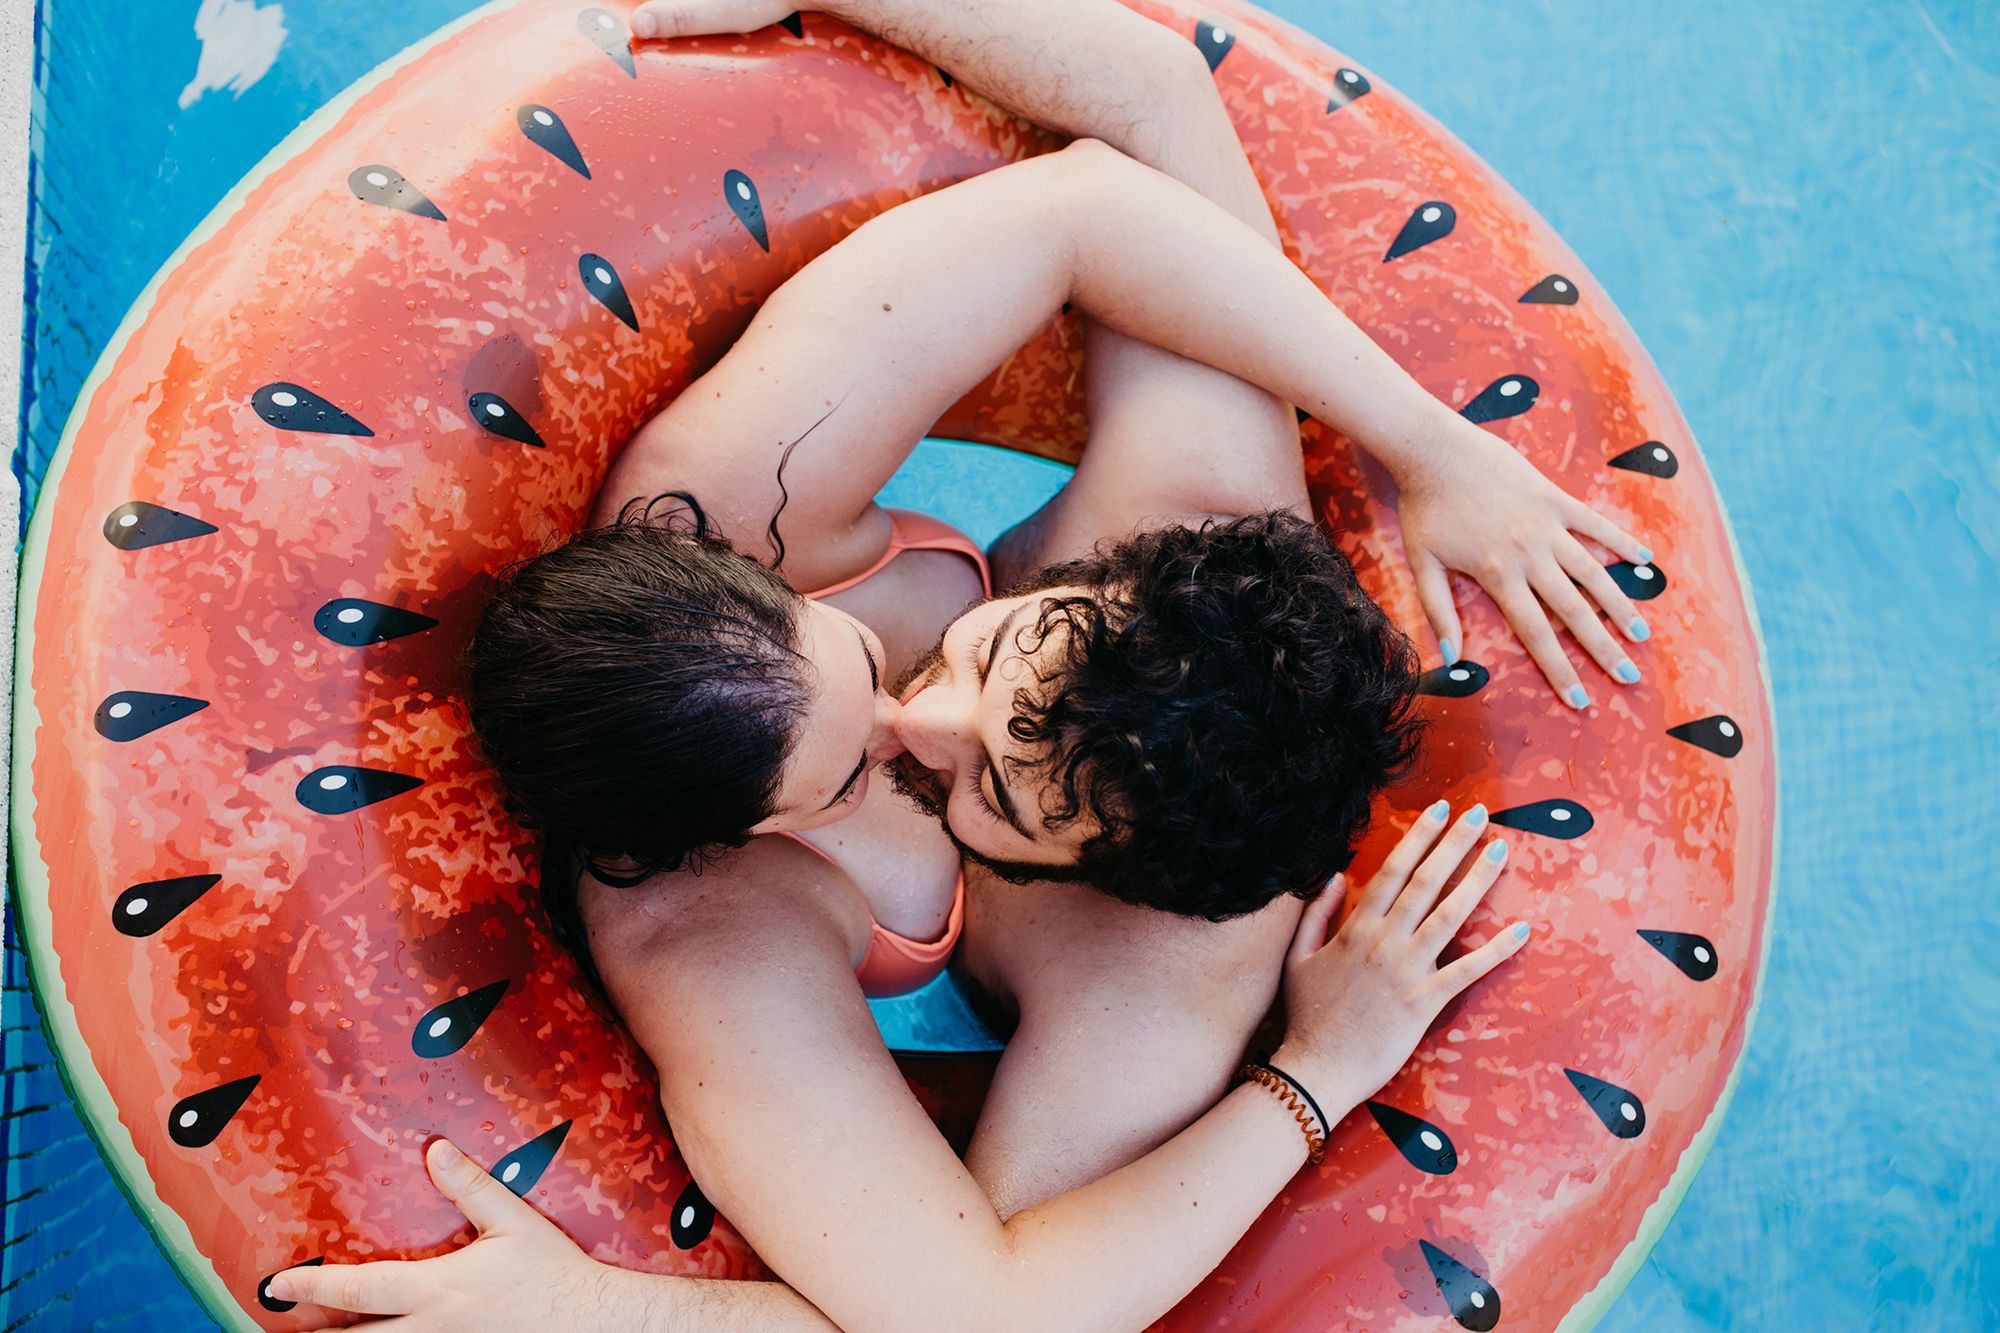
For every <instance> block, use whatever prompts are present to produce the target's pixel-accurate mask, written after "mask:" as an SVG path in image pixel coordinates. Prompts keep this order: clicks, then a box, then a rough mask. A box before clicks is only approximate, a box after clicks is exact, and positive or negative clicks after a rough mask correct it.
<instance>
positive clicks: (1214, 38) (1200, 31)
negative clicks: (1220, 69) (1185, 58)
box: [1194, 19, 1236, 74]
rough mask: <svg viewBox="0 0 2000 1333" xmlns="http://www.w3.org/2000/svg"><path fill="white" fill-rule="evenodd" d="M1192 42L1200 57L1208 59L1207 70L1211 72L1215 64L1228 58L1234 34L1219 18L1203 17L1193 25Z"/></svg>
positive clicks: (1233, 42)
mask: <svg viewBox="0 0 2000 1333" xmlns="http://www.w3.org/2000/svg"><path fill="white" fill-rule="evenodd" d="M1194 44H1195V48H1196V49H1197V50H1199V51H1200V52H1201V55H1202V59H1204V60H1206V61H1208V72H1209V73H1211V74H1213V73H1215V69H1216V66H1218V65H1220V64H1221V63H1222V62H1223V61H1224V60H1226V59H1228V57H1229V52H1230V50H1231V49H1232V48H1233V47H1234V46H1235V45H1236V34H1235V33H1233V32H1231V31H1230V30H1229V25H1228V24H1226V23H1224V22H1223V21H1222V20H1221V19H1203V20H1202V21H1201V22H1199V23H1197V24H1195V25H1194Z"/></svg>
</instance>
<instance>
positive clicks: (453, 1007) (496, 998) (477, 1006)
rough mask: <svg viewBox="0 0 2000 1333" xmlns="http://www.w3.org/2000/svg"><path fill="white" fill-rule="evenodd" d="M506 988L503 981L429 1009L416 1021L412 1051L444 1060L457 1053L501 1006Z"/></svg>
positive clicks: (411, 1041) (427, 1058)
mask: <svg viewBox="0 0 2000 1333" xmlns="http://www.w3.org/2000/svg"><path fill="white" fill-rule="evenodd" d="M507 985H508V982H507V980H506V979H504V978H503V979H502V980H499V981H496V982H494V983H493V984H492V985H490V986H481V987H480V988H479V989H478V990H476V991H468V992H467V993H465V994H464V995H461V996H459V997H458V998H457V999H454V1000H446V1001H445V1002H444V1003H443V1004H441V1005H438V1006H437V1007H436V1008H434V1009H432V1010H430V1011H429V1012H427V1013H426V1014H425V1015H424V1016H423V1017H422V1018H419V1019H418V1020H417V1030H416V1031H415V1032H414V1033H412V1034H411V1036H410V1049H411V1050H413V1051H415V1052H416V1053H417V1054H418V1055H421V1056H422V1057H424V1059H426V1060H438V1059H442V1058H443V1057H445V1056H447V1055H451V1054H453V1053H455V1052H457V1051H458V1050H459V1049H460V1048H461V1047H463V1046H464V1045H465V1043H467V1042H468V1041H471V1040H472V1034H473V1033H475V1032H477V1031H479V1025H480V1024H481V1023H484V1022H485V1021H486V1019H487V1016H488V1015H489V1014H491V1013H492V1012H493V1008H494V1006H495V1005H497V1004H499V1003H500V997H501V996H503V995H505V994H506V993H507Z"/></svg>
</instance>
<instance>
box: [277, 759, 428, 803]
mask: <svg viewBox="0 0 2000 1333" xmlns="http://www.w3.org/2000/svg"><path fill="white" fill-rule="evenodd" d="M423 785H424V780H423V779H422V778H417V777H411V776H410V775H409V774H407V773H391V772H387V771H385V770H382V769H374V768H356V767H354V766H352V765H348V764H336V765H332V766H329V767H326V768H317V769H314V770H313V771H312V772H310V773H308V774H306V775H305V776H304V777H302V778H300V779H299V784H298V786H297V787H296V788H295V789H294V790H293V795H294V796H295V797H296V798H297V800H298V803H299V804H300V805H303V806H304V807H305V808H306V809H308V810H311V811H312V812H313V813H315V814H321V815H345V814H351V813H353V812H354V811H356V810H359V809H361V808H362V807H363V806H367V805H374V804H375V803H376V802H377V801H386V800H388V799H390V798H391V797H393V796H400V795H402V794H403V793H404V792H407V791H414V790H415V789H416V788H418V787H421V786H423Z"/></svg>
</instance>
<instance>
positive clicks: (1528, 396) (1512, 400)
mask: <svg viewBox="0 0 2000 1333" xmlns="http://www.w3.org/2000/svg"><path fill="white" fill-rule="evenodd" d="M1541 392H1542V386H1541V385H1539V384H1537V383H1535V382H1534V381H1533V380H1531V379H1529V378H1528V377H1527V376H1526V375H1503V376H1501V377H1500V378H1499V379H1497V380H1494V381H1493V382H1492V383H1491V384H1489V385H1487V386H1486V387H1485V388H1483V389H1481V390H1480V391H1479V394H1478V396H1477V397H1475V398H1474V399H1473V400H1472V401H1471V402H1469V403H1467V404H1466V405H1465V406H1464V407H1461V408H1459V409H1458V414H1459V415H1460V416H1462V417H1464V418H1465V419H1466V420H1467V421H1470V422H1472V423H1473V424H1474V425H1479V424H1482V423H1484V422H1488V421H1505V420H1506V419H1507V418H1508V417H1518V416H1520V415H1521V414H1522V413H1523V412H1525V411H1527V410H1528V409H1529V408H1531V407H1533V406H1534V405H1535V399H1536V398H1538V397H1540V396H1541Z"/></svg>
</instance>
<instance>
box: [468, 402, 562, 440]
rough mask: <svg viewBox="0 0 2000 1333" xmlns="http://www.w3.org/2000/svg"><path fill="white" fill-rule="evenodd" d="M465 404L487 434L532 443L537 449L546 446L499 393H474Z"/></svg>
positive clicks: (531, 427) (524, 419) (533, 429)
mask: <svg viewBox="0 0 2000 1333" xmlns="http://www.w3.org/2000/svg"><path fill="white" fill-rule="evenodd" d="M465 405H466V407H467V408H468V409H470V410H471V412H472V419H473V420H474V421H476V422H478V423H479V428H480V429H481V430H483V431H485V432H487V433H488V434H489V435H498V436H499V437H500V438H501V439H503V440H512V441H514V442H515V443H516V444H526V445H532V446H534V447H535V448H537V449H542V448H546V447H547V446H545V445H544V444H543V443H542V437H541V436H540V435H537V434H536V433H535V428H534V427H533V426H530V425H529V424H528V419H527V418H526V417H524V416H522V415H521V414H520V413H519V412H517V411H515V410H514V405H513V404H512V403H509V402H508V401H507V400H506V399H505V398H502V397H501V396H500V395H499V394H497V393H475V394H473V395H472V396H471V397H470V398H467V399H466V400H465Z"/></svg>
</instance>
